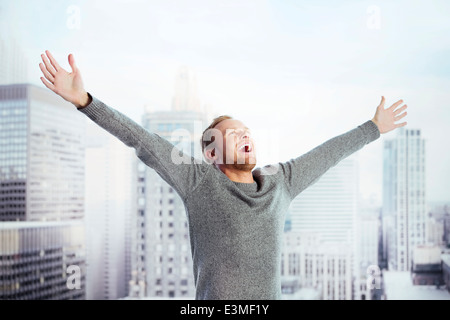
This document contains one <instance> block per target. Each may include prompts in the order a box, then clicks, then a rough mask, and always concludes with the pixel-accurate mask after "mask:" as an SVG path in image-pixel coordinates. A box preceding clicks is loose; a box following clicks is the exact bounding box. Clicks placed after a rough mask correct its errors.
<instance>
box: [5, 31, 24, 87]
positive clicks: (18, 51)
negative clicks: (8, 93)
mask: <svg viewBox="0 0 450 320" xmlns="http://www.w3.org/2000/svg"><path fill="white" fill-rule="evenodd" d="M27 65H28V63H27V58H26V56H25V54H24V52H23V50H22V48H21V47H20V45H19V44H18V43H17V40H16V39H15V38H13V37H9V38H7V39H6V38H1V37H0V85H5V84H11V83H25V82H27V81H28V68H27Z"/></svg>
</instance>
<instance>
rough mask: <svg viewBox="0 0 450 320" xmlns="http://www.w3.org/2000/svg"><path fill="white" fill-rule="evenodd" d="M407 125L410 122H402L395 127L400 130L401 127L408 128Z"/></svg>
mask: <svg viewBox="0 0 450 320" xmlns="http://www.w3.org/2000/svg"><path fill="white" fill-rule="evenodd" d="M407 124H408V122H402V123H399V124H396V125H395V127H396V128H400V127H404V126H406V125H407Z"/></svg>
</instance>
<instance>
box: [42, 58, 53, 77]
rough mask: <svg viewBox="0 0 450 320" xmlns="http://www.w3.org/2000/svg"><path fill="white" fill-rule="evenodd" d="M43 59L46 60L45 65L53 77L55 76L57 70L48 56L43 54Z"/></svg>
mask: <svg viewBox="0 0 450 320" xmlns="http://www.w3.org/2000/svg"><path fill="white" fill-rule="evenodd" d="M41 58H42V61H44V64H45V67H46V68H47V71H48V73H50V74H51V75H52V76H53V77H55V74H56V70H55V69H54V68H53V67H52V65H51V64H50V62H49V61H48V59H47V57H46V56H45V55H44V54H41Z"/></svg>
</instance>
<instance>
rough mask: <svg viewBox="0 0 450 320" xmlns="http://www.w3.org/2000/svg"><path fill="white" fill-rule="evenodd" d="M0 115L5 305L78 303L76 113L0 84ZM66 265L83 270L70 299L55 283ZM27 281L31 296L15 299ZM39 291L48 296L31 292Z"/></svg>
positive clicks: (80, 135) (55, 100) (48, 96)
mask: <svg viewBox="0 0 450 320" xmlns="http://www.w3.org/2000/svg"><path fill="white" fill-rule="evenodd" d="M2 58H3V57H2ZM0 115H1V117H0V150H1V153H0V221H3V222H2V223H1V226H0V228H1V230H2V233H3V234H5V235H6V237H13V238H7V239H9V240H8V242H3V241H2V243H1V245H2V248H3V249H2V252H1V253H0V261H2V269H3V270H2V273H1V274H2V277H3V278H2V279H1V281H4V284H5V286H3V284H2V285H1V286H0V287H2V288H6V289H4V290H3V291H2V294H3V295H4V296H5V298H13V299H15V297H19V296H20V297H23V298H33V297H34V298H39V297H42V298H43V299H46V298H50V299H66V298H73V299H84V298H85V282H84V281H85V276H84V275H85V273H84V272H85V257H84V249H85V247H84V242H80V240H79V239H80V237H83V236H84V225H80V222H81V221H82V219H83V216H84V134H85V132H84V121H82V115H81V114H79V113H78V112H77V111H76V109H75V108H74V106H73V105H71V104H70V103H68V102H66V101H65V100H63V99H62V98H60V97H58V96H56V95H55V94H54V93H53V92H51V91H49V90H48V89H45V88H40V87H37V86H34V85H30V84H11V85H3V86H0ZM5 221H8V222H5ZM57 223H60V225H58V224H57ZM65 234H67V237H66V236H65ZM69 235H70V236H69ZM14 237H15V238H14ZM11 239H12V240H11ZM61 239H62V240H63V241H62V242H61V243H59V242H58V241H60V240H61ZM71 241H73V242H71ZM39 245H42V246H41V247H39ZM47 252H48V253H49V254H50V253H51V255H50V258H49V257H48V256H47ZM38 253H39V256H36V254H38ZM73 257H76V259H75V258H74V259H72V258H73ZM41 260H42V261H41ZM47 262H49V263H50V262H51V263H50V265H51V268H50V266H49V265H47V264H46V263H47ZM68 262H71V263H72V262H76V267H77V268H79V270H81V271H82V272H83V273H82V277H81V278H80V281H81V282H82V283H81V286H80V289H78V290H81V291H78V292H77V293H76V294H75V293H73V292H72V293H69V291H70V290H71V288H69V287H68V286H65V287H64V288H63V287H62V286H63V282H62V280H61V279H57V278H55V277H56V274H58V276H59V277H63V275H62V273H63V272H62V271H61V270H65V268H66V266H67V263H68ZM47 267H48V268H47ZM41 268H43V269H42V272H41ZM24 270H26V271H24ZM33 270H35V271H33ZM55 270H59V271H58V272H56V271H55ZM3 271H4V272H5V273H3ZM47 271H48V272H47ZM50 271H51V272H50ZM24 272H25V274H28V276H25V274H24ZM64 277H65V276H64ZM51 279H55V284H54V285H53V282H52V281H53V280H52V281H50V280H51ZM49 281H50V282H49ZM13 283H14V286H12V285H11V284H13ZM30 283H31V284H32V291H33V292H34V293H33V294H31V295H30V294H29V291H26V292H24V293H23V294H22V293H18V291H17V290H18V288H19V289H20V288H21V287H24V288H28V285H30ZM49 283H51V284H52V285H51V287H49ZM56 283H57V284H56ZM56 287H58V288H59V289H57V290H56ZM41 289H42V291H43V292H47V293H49V294H45V293H42V295H41V294H38V293H37V292H39V291H40V290H41ZM27 290H28V289H27ZM55 290H56V291H55ZM20 292H22V291H20ZM70 292H71V291H70ZM58 293H59V296H58ZM17 294H19V295H18V296H17Z"/></svg>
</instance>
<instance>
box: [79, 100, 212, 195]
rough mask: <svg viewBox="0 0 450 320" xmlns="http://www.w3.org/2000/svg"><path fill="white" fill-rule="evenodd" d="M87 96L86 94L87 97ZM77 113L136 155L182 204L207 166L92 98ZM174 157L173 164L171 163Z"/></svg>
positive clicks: (198, 181)
mask: <svg viewBox="0 0 450 320" xmlns="http://www.w3.org/2000/svg"><path fill="white" fill-rule="evenodd" d="M88 94H89V93H88ZM89 95H90V97H91V98H92V101H91V102H90V103H89V104H88V105H87V106H85V107H82V108H79V109H78V111H80V112H82V113H84V114H85V115H86V116H87V117H89V118H90V119H91V120H92V121H94V122H95V123H96V124H97V125H99V126H100V127H102V128H103V129H105V130H106V131H108V132H109V133H111V134H112V135H114V136H115V137H117V138H118V139H119V140H121V141H122V142H123V143H124V144H125V145H127V146H128V147H132V148H134V149H135V151H136V155H137V157H138V158H139V159H140V160H142V162H143V163H145V164H146V165H147V166H148V167H150V168H152V169H154V170H155V171H156V172H157V173H158V174H159V175H160V176H161V178H162V179H164V180H165V181H166V182H167V183H168V184H169V185H171V186H172V187H173V188H174V189H175V190H176V191H177V192H178V194H179V195H180V196H181V197H182V198H183V200H184V199H185V198H186V197H187V196H188V194H189V192H190V191H192V190H194V189H195V187H196V186H197V185H198V184H199V183H200V181H201V179H202V178H203V176H204V174H205V172H206V170H207V169H208V168H209V165H208V164H207V163H206V162H204V161H202V160H201V161H200V160H198V159H195V158H193V157H191V156H190V155H187V154H185V153H183V152H182V151H181V150H179V149H177V148H176V147H175V146H174V145H172V144H171V143H170V142H169V141H168V140H166V139H164V138H162V137H161V136H159V135H158V134H156V133H152V132H149V131H148V130H146V129H144V128H143V127H142V126H140V125H138V124H137V123H136V122H135V121H133V120H132V119H130V118H129V117H127V116H126V115H124V114H123V113H121V112H119V111H117V110H116V109H114V108H112V107H109V106H108V105H106V104H105V103H103V102H102V101H100V100H99V99H97V98H96V97H95V96H92V95H91V94H89ZM173 155H176V160H175V161H174V160H173V158H172V157H173Z"/></svg>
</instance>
